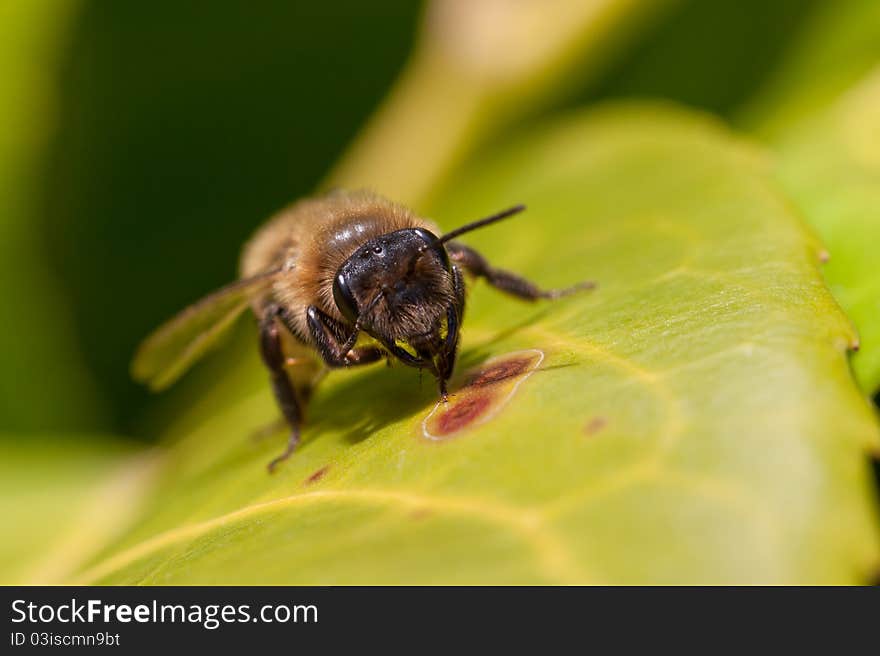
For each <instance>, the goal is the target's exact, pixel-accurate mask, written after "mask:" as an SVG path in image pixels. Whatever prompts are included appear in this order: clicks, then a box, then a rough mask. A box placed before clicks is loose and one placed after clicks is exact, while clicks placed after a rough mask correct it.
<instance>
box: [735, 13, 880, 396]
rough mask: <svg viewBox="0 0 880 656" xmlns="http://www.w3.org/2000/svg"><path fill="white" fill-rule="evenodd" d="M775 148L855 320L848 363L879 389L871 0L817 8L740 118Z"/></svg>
mask: <svg viewBox="0 0 880 656" xmlns="http://www.w3.org/2000/svg"><path fill="white" fill-rule="evenodd" d="M742 121H743V123H745V124H746V125H749V126H750V127H751V128H752V129H753V130H754V131H756V132H757V133H758V134H760V135H761V136H763V137H764V138H765V139H766V140H767V141H768V142H769V143H770V144H771V146H772V147H773V148H774V150H776V152H777V153H778V177H779V180H780V182H781V183H782V186H783V187H784V188H785V190H786V192H787V193H788V195H789V196H790V197H791V198H792V200H793V201H794V202H795V203H796V205H797V207H798V209H799V210H800V211H801V212H803V214H804V216H805V217H806V219H807V220H808V221H809V222H810V223H811V224H812V225H813V226H814V227H815V228H816V230H817V231H818V233H819V235H820V236H821V237H822V239H823V241H824V242H825V243H826V244H827V247H828V251H829V253H830V262H829V264H828V265H827V267H826V268H825V271H824V272H825V275H826V279H827V280H828V283H829V284H830V286H831V289H832V291H833V292H834V295H835V297H836V298H837V299H838V301H839V302H840V304H841V305H842V306H843V308H844V310H845V311H846V313H847V314H848V315H849V316H850V318H851V319H852V320H853V321H854V322H855V324H856V327H857V328H858V332H859V336H860V341H861V348H860V351H859V353H858V354H856V355H855V356H854V357H853V369H854V371H855V374H856V377H857V379H858V380H859V383H860V384H861V386H862V388H863V389H864V390H865V391H866V392H868V393H869V394H873V393H874V392H876V391H878V390H880V269H878V267H877V266H876V255H875V253H874V251H875V250H876V248H875V245H876V244H878V243H880V3H877V2H875V1H874V0H838V1H835V2H829V3H826V4H825V5H823V6H822V7H821V11H819V12H818V13H817V15H816V16H815V17H814V20H813V21H812V22H811V23H810V25H808V27H807V29H805V30H804V33H803V34H802V35H800V38H799V39H798V40H797V42H796V45H795V46H794V47H793V48H792V51H791V52H790V53H789V54H788V56H787V57H786V59H785V60H784V62H783V64H782V65H781V66H780V69H779V70H778V71H777V72H776V73H775V75H774V76H773V77H772V79H771V82H770V84H769V85H768V87H767V89H766V90H765V91H764V93H762V94H761V95H760V96H759V97H758V98H756V99H755V100H754V101H753V102H752V104H751V105H750V107H749V108H747V110H746V111H745V112H744V114H743V117H742Z"/></svg>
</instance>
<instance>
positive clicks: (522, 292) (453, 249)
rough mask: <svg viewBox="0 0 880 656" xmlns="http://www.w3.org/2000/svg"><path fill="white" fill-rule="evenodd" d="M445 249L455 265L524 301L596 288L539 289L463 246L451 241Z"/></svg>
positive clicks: (590, 285) (585, 285)
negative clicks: (497, 267) (494, 265)
mask: <svg viewBox="0 0 880 656" xmlns="http://www.w3.org/2000/svg"><path fill="white" fill-rule="evenodd" d="M446 248H447V250H448V251H449V257H450V258H451V259H452V261H453V262H455V263H456V264H459V265H460V266H462V267H464V268H465V269H467V270H468V271H469V272H470V273H472V274H473V275H475V276H477V277H479V278H485V279H486V282H488V283H489V284H490V285H492V286H493V287H494V288H495V289H498V290H501V291H502V292H506V293H508V294H511V295H512V296H516V297H517V298H521V299H523V300H526V301H536V300H538V299H541V298H548V299H555V298H561V297H563V296H568V295H569V294H573V293H575V292H578V291H581V290H584V289H592V288H593V287H595V286H596V283H594V282H591V281H585V282H581V283H578V284H577V285H572V286H571V287H566V288H565V289H541V288H540V287H538V286H537V285H535V284H534V283H533V282H530V281H528V280H526V279H525V278H523V277H522V276H518V275H516V274H515V273H511V272H510V271H505V270H503V269H496V268H495V267H493V266H492V265H490V264H489V262H487V261H486V258H484V257H483V256H482V255H480V254H479V253H478V252H477V251H475V250H474V249H473V248H470V247H468V246H465V245H464V244H459V243H457V242H454V241H453V242H449V244H447V247H446Z"/></svg>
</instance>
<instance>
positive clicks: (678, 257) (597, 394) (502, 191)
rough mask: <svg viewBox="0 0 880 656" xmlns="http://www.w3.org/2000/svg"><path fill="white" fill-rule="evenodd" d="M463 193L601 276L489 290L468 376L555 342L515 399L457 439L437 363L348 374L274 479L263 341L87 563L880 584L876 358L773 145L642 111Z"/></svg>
mask: <svg viewBox="0 0 880 656" xmlns="http://www.w3.org/2000/svg"><path fill="white" fill-rule="evenodd" d="M450 189H451V191H449V192H447V193H446V194H445V197H446V201H445V202H444V203H443V204H440V205H437V206H436V207H434V208H433V211H432V212H431V215H432V216H433V217H434V218H436V219H437V220H438V221H440V222H441V224H442V225H444V226H445V227H451V226H454V225H458V224H460V223H461V222H463V221H465V220H467V219H473V218H476V217H478V216H480V215H482V214H486V213H489V212H491V211H493V210H497V209H499V208H502V207H506V206H509V205H511V204H512V203H516V202H525V203H527V204H528V205H529V210H528V213H527V214H525V215H523V216H521V217H518V218H516V219H513V220H511V221H510V222H508V223H507V224H504V225H498V226H494V227H492V228H488V229H486V230H485V231H483V232H482V233H479V234H478V233H474V235H472V237H473V238H472V239H470V240H469V241H471V243H473V244H474V245H476V246H479V247H480V248H481V249H482V250H483V252H484V253H485V254H486V255H487V256H488V257H490V258H491V259H492V260H493V261H495V262H496V263H498V264H499V265H504V266H506V267H509V268H512V269H514V270H518V271H522V272H525V273H527V274H528V275H529V276H531V277H533V278H534V279H536V280H538V281H540V282H541V283H543V284H546V285H553V286H558V285H565V284H567V283H571V282H573V281H577V280H582V279H586V278H591V279H595V280H597V281H598V282H599V288H598V289H597V290H596V291H593V292H590V293H587V294H583V295H580V296H576V297H571V298H568V299H566V300H564V301H560V302H557V303H555V304H542V305H527V304H520V303H517V302H516V301H514V300H511V299H509V298H507V297H503V296H501V295H499V294H497V293H495V292H493V291H492V290H490V289H487V288H486V287H485V285H482V284H477V285H476V288H475V289H474V290H473V293H472V294H471V295H470V297H469V308H468V313H467V317H466V320H465V330H464V337H463V340H464V344H463V352H462V363H461V364H462V366H461V368H460V371H461V372H464V371H465V370H466V369H468V368H472V367H476V366H479V365H480V364H481V363H483V362H485V361H486V360H488V359H489V358H492V357H498V356H504V355H505V354H510V353H514V352H520V351H523V350H526V349H528V350H530V351H529V352H530V353H534V352H535V350H539V351H540V352H541V353H543V360H542V361H541V364H540V366H539V367H538V369H537V370H536V371H535V372H534V373H533V374H532V375H531V376H530V377H528V378H527V379H525V380H523V381H521V384H519V385H518V386H516V387H515V388H513V389H505V392H504V393H505V395H507V396H508V397H509V398H507V402H506V405H504V406H503V407H501V409H500V410H499V411H497V412H496V413H495V414H494V415H492V416H491V417H490V418H489V419H488V420H487V421H483V422H482V423H479V424H478V425H475V426H473V427H472V428H465V429H464V430H462V431H460V432H458V433H457V434H455V435H454V436H452V437H450V438H449V439H446V440H444V441H433V440H429V439H427V438H426V437H425V433H424V429H423V420H424V419H425V418H426V417H427V415H428V414H429V413H430V412H431V411H432V409H433V408H434V405H435V401H436V391H435V389H434V384H433V382H432V381H430V380H425V381H423V383H422V384H421V385H420V383H419V378H418V374H417V372H415V371H413V370H410V369H406V368H402V367H394V368H391V369H388V368H386V367H384V366H377V367H375V368H372V369H365V370H361V371H349V372H338V373H333V374H331V375H330V376H329V377H328V379H327V380H326V381H325V382H324V384H323V385H322V386H321V388H320V390H319V391H318V392H317V394H316V396H315V398H314V400H313V403H312V406H311V407H310V412H309V418H310V423H309V427H308V429H307V430H306V431H305V434H304V443H303V444H302V445H301V448H300V449H299V451H298V452H297V453H296V454H295V457H293V458H292V459H291V460H290V461H288V462H287V463H285V464H284V465H283V466H281V467H280V468H279V469H278V471H277V473H276V474H275V475H272V476H270V475H268V474H267V473H266V470H265V464H266V463H267V461H268V460H269V459H270V458H271V457H272V456H273V455H275V454H276V453H277V452H278V451H279V449H280V448H281V447H282V443H283V439H284V435H283V433H281V432H279V433H278V434H276V435H274V436H271V437H268V438H265V437H264V438H263V439H262V440H260V441H254V440H252V439H249V438H248V436H249V435H250V434H251V433H252V432H253V431H254V430H255V429H257V428H259V427H260V426H262V425H264V424H265V423H266V422H269V421H271V420H272V419H273V418H274V417H275V416H276V411H275V409H274V407H273V402H272V399H271V395H270V393H269V390H268V387H267V385H266V383H265V373H264V372H262V371H261V370H260V368H259V364H258V362H257V358H256V356H254V357H253V358H251V359H249V360H248V361H247V362H244V363H242V364H240V365H234V364H230V368H229V370H228V376H227V377H226V379H224V380H222V381H219V382H218V390H217V391H216V392H214V393H210V394H208V395H207V396H206V397H205V398H204V399H203V400H202V401H201V402H200V403H198V404H197V405H195V406H194V407H193V408H192V409H191V411H190V412H189V413H188V414H187V415H186V416H184V417H182V418H180V421H179V423H178V424H177V425H175V426H174V427H172V429H171V431H170V433H169V435H168V436H167V441H168V446H169V453H168V455H167V457H168V462H169V465H168V467H167V469H166V471H165V475H164V477H163V479H162V480H161V481H159V483H158V486H157V489H158V490H159V492H158V494H157V496H156V498H155V499H154V500H153V502H152V503H151V505H150V507H149V509H148V510H147V511H146V512H145V513H144V514H143V516H142V518H141V520H140V521H139V523H138V526H137V528H136V529H134V530H132V531H130V532H129V533H128V534H127V535H126V536H125V537H124V538H122V539H120V540H118V541H117V542H116V543H115V544H114V545H113V546H111V547H108V548H107V549H105V550H104V552H103V553H102V554H101V555H100V556H97V557H95V558H93V559H92V560H91V562H90V563H88V564H87V565H86V566H85V567H84V568H82V569H81V570H80V572H79V573H78V574H77V575H76V576H73V577H71V578H70V579H69V580H70V581H74V582H99V583H144V584H174V583H262V584H270V583H274V584H284V583H312V584H318V583H320V584H341V583H659V582H667V583H673V582H674V583H685V582H690V583H758V582H760V583H795V582H799V583H805V582H810V583H856V582H862V581H866V580H867V577H868V576H869V573H870V572H871V571H872V568H874V567H875V566H876V565H877V563H878V556H880V547H878V526H877V508H876V507H875V504H874V501H873V496H872V490H871V482H870V479H869V467H868V461H867V457H866V451H867V449H868V448H871V447H876V445H877V427H876V424H875V423H874V419H873V417H872V414H871V412H870V410H869V408H868V406H867V405H866V404H865V402H864V400H863V398H862V397H861V395H860V394H859V392H858V390H857V388H856V387H855V385H854V383H853V381H852V379H851V376H850V372H849V368H848V364H847V359H846V351H847V347H848V345H849V343H850V342H851V341H852V340H853V338H854V336H853V332H852V329H851V327H850V325H849V324H848V322H847V320H846V319H845V318H844V316H843V315H842V314H841V312H840V310H839V309H838V307H837V305H836V304H835V302H834V300H833V299H832V297H831V296H830V294H829V292H828V290H827V289H826V287H825V286H824V283H823V282H822V279H821V275H820V272H819V252H820V251H821V245H820V244H818V243H817V242H816V241H815V240H814V239H813V238H812V237H811V236H810V234H809V233H808V232H807V231H806V230H805V229H804V228H803V227H802V226H801V224H800V223H799V220H798V219H797V217H796V216H794V215H793V214H792V213H791V211H790V209H789V205H788V203H787V202H786V201H785V200H784V199H783V198H781V197H780V196H778V195H777V193H776V191H775V190H774V188H773V187H772V186H771V185H770V184H769V183H768V179H767V176H766V175H765V172H764V165H763V162H762V160H761V158H760V156H759V155H758V154H757V153H755V152H754V151H752V150H751V149H750V148H748V147H744V146H743V145H742V144H740V143H739V142H737V141H735V140H734V139H733V138H732V137H731V136H730V135H729V134H728V133H727V132H726V131H725V130H724V129H723V128H721V127H719V126H717V125H716V124H715V123H713V122H711V121H709V120H708V119H705V118H703V117H700V116H694V115H691V114H687V113H683V112H680V111H679V110H675V109H671V108H666V107H662V106H659V107H658V106H645V107H618V108H611V109H606V110H602V111H599V112H598V113H592V114H587V115H578V116H575V117H572V118H570V119H567V120H564V121H562V122H561V123H558V124H556V125H554V126H552V127H550V128H548V129H546V130H544V131H542V132H540V133H538V134H535V135H533V136H532V137H530V138H527V139H525V140H523V141H520V142H518V143H515V144H512V145H510V146H509V147H508V148H505V149H502V150H500V151H498V152H496V153H495V154H494V155H493V157H492V158H491V159H490V160H487V161H482V162H478V163H475V164H474V165H473V166H472V167H471V168H469V169H468V170H466V171H464V172H462V174H461V176H460V177H459V179H458V183H457V184H455V185H453V186H452V187H450ZM461 375H463V373H462V374H460V376H459V378H458V380H459V381H460V380H461ZM453 387H455V386H453ZM220 399H223V401H222V402H221V401H220Z"/></svg>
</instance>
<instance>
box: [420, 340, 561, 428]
mask: <svg viewBox="0 0 880 656" xmlns="http://www.w3.org/2000/svg"><path fill="white" fill-rule="evenodd" d="M543 359H544V353H543V352H542V351H539V350H537V349H530V350H528V351H517V352H515V353H510V354H508V355H505V356H501V357H497V358H493V359H491V360H489V361H487V362H486V363H484V364H483V366H481V367H480V368H478V369H477V370H475V371H471V372H469V373H468V374H466V375H465V377H464V380H465V381H466V382H465V384H464V385H463V386H462V387H461V388H459V389H458V390H457V391H455V392H454V393H453V394H452V396H451V397H450V399H449V401H448V402H447V403H442V402H441V403H438V404H437V406H436V407H435V408H434V409H433V410H432V411H431V414H429V415H428V416H427V417H426V418H425V420H424V421H423V422H422V432H423V434H424V436H425V437H426V438H428V439H430V440H445V439H447V438H449V437H451V436H452V435H455V434H457V433H459V432H461V431H462V430H464V429H466V428H470V427H472V426H477V425H479V424H482V423H485V422H486V421H488V420H489V419H491V418H492V417H494V416H495V415H496V414H497V413H498V412H499V411H500V410H501V409H502V408H503V407H504V406H505V405H506V404H507V402H508V401H510V399H511V398H512V397H513V395H514V393H515V392H516V389H517V388H518V387H519V385H520V383H522V381H524V380H525V379H526V378H528V377H529V375H530V374H531V373H532V372H533V371H534V370H535V369H537V368H538V365H540V364H541V361H542V360H543Z"/></svg>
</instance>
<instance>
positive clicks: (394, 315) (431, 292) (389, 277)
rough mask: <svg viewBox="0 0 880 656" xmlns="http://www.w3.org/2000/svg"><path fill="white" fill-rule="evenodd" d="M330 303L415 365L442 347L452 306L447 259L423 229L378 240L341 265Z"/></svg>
mask: <svg viewBox="0 0 880 656" xmlns="http://www.w3.org/2000/svg"><path fill="white" fill-rule="evenodd" d="M333 299H334V301H335V302H336V306H337V307H338V308H339V311H340V312H341V313H342V315H343V316H344V317H345V318H346V319H348V320H349V321H351V322H352V323H355V324H357V325H358V326H359V327H360V328H361V329H362V330H364V331H365V332H366V333H368V334H369V335H371V336H372V337H374V338H375V339H377V340H378V341H379V342H381V343H382V344H384V345H385V346H386V348H388V349H389V350H390V351H391V352H392V353H395V354H396V355H398V356H399V357H402V356H401V354H400V353H399V349H403V351H404V352H405V353H407V354H409V355H410V356H412V357H413V358H414V359H416V360H422V359H429V358H430V357H431V355H432V354H433V353H435V352H436V350H437V349H439V348H440V345H441V344H442V341H443V337H442V336H441V334H442V333H444V332H445V331H447V330H448V327H447V326H446V323H447V318H448V309H449V307H450V306H451V305H452V304H454V301H455V293H454V289H453V277H452V270H451V267H450V262H449V255H448V254H447V252H446V248H445V247H444V246H443V243H442V242H440V241H439V240H438V238H437V237H436V236H435V235H433V234H432V233H430V232H429V231H427V230H425V229H423V228H407V229H404V230H397V231H395V232H390V233H387V234H384V235H381V236H379V237H376V238H375V239H371V240H370V241H368V242H366V243H364V244H363V245H362V246H361V247H360V248H358V249H357V250H356V251H355V252H354V253H353V254H352V255H351V257H349V258H348V259H347V260H346V261H345V262H344V263H343V264H342V266H341V267H340V268H339V270H338V271H337V273H336V278H335V279H334V281H333ZM394 347H396V349H395V348H394ZM402 359H406V358H403V357H402ZM410 364H414V363H413V362H410Z"/></svg>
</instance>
